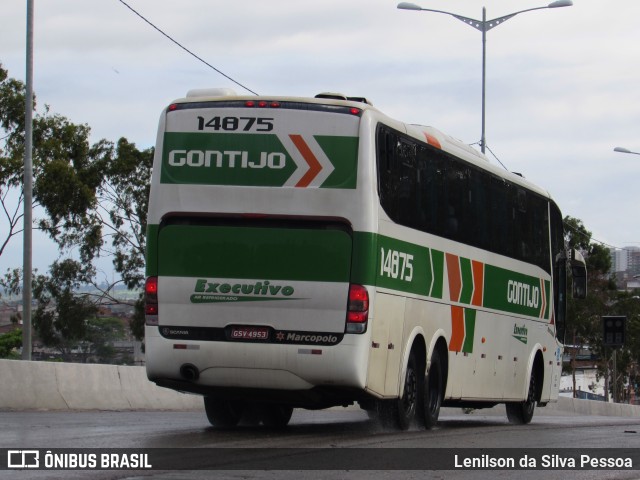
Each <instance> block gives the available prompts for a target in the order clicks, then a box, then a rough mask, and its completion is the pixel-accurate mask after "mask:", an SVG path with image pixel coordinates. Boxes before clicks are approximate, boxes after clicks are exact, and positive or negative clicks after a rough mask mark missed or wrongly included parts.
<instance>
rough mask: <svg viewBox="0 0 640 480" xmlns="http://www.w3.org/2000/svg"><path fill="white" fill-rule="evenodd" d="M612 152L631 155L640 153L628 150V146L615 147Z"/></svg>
mask: <svg viewBox="0 0 640 480" xmlns="http://www.w3.org/2000/svg"><path fill="white" fill-rule="evenodd" d="M613 151H614V152H620V153H631V154H633V155H640V153H638V152H632V151H631V150H629V149H628V148H624V147H616V148H614V149H613Z"/></svg>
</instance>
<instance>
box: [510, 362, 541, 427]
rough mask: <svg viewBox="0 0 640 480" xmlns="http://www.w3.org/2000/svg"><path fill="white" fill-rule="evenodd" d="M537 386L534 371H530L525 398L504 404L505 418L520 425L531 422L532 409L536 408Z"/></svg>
mask: <svg viewBox="0 0 640 480" xmlns="http://www.w3.org/2000/svg"><path fill="white" fill-rule="evenodd" d="M537 388H538V387H537V383H536V376H535V373H534V372H533V371H531V378H530V379H529V394H528V395H527V399H526V400H525V401H524V402H510V403H507V404H506V407H507V418H508V419H509V422H510V423H514V424H519V425H522V424H526V423H529V422H531V419H532V418H533V411H534V410H535V408H536V397H537V395H538V392H537Z"/></svg>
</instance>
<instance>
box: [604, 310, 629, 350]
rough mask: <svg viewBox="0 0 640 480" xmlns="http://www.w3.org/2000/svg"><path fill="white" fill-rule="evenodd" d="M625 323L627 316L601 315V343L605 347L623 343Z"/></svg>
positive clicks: (618, 345)
mask: <svg viewBox="0 0 640 480" xmlns="http://www.w3.org/2000/svg"><path fill="white" fill-rule="evenodd" d="M626 325H627V317H602V345H604V346H605V347H621V346H622V345H624V334H625V329H626Z"/></svg>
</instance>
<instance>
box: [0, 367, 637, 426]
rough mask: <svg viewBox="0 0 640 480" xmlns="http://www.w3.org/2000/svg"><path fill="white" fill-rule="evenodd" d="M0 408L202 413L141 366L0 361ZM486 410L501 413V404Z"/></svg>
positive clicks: (580, 408)
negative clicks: (148, 377)
mask: <svg viewBox="0 0 640 480" xmlns="http://www.w3.org/2000/svg"><path fill="white" fill-rule="evenodd" d="M355 408H357V407H355ZM0 409H14V410H32V409H36V410H202V409H203V402H202V397H200V396H198V395H189V394H183V393H179V392H175V391H173V390H169V389H166V388H160V387H158V386H156V385H155V384H154V383H152V382H150V381H149V380H148V379H147V374H146V371H145V368H144V367H127V366H117V365H89V364H83V363H57V362H27V361H24V360H0ZM491 410H495V412H497V413H496V414H498V412H499V414H503V412H504V406H502V405H498V406H497V407H495V408H494V409H491ZM457 411H459V410H457ZM483 412H484V413H489V412H488V411H486V410H479V411H478V413H483ZM554 414H556V415H557V414H562V415H566V414H576V415H604V416H617V417H640V406H635V405H625V404H621V403H606V402H597V401H594V400H580V399H576V398H566V397H560V398H559V399H558V402H557V403H550V404H548V405H547V406H546V407H545V408H540V409H536V415H541V416H544V415H554Z"/></svg>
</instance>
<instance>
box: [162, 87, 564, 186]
mask: <svg viewBox="0 0 640 480" xmlns="http://www.w3.org/2000/svg"><path fill="white" fill-rule="evenodd" d="M229 100H234V101H256V100H267V101H269V102H284V101H290V102H304V103H315V104H322V105H339V106H350V107H356V108H359V109H360V110H362V111H363V112H364V111H372V112H375V115H376V116H382V117H384V118H385V119H388V120H389V121H391V122H393V123H395V124H396V125H397V124H398V123H400V124H401V125H402V126H403V130H404V132H405V133H406V134H408V135H410V136H412V137H414V138H416V139H418V140H420V141H422V142H424V141H425V138H426V139H427V143H429V144H431V145H432V146H435V147H437V148H440V149H442V150H443V151H445V152H447V153H450V154H452V155H454V156H456V157H458V158H461V159H462V160H465V161H467V162H469V163H471V164H473V165H475V166H477V167H479V168H481V169H483V170H487V171H489V172H491V173H492V174H494V175H497V176H499V177H502V178H504V179H505V180H508V181H510V182H512V183H515V184H518V185H520V186H522V187H524V188H526V189H529V190H532V191H534V192H535V193H537V194H539V195H542V196H544V197H547V198H551V195H550V194H549V192H548V191H547V190H545V189H543V188H541V187H539V186H537V185H535V184H533V183H531V182H530V181H528V180H526V179H525V178H524V177H523V176H522V175H521V174H518V173H513V172H509V171H508V170H506V169H504V168H501V167H498V166H497V165H496V164H494V163H492V162H491V161H490V160H489V158H488V157H487V156H486V155H484V154H483V153H481V152H478V151H477V150H475V149H474V148H472V147H471V146H470V145H468V144H466V143H464V142H462V141H461V140H458V139H457V138H454V137H452V136H450V135H447V134H445V133H443V132H441V131H440V130H438V129H437V128H434V127H430V126H424V125H416V124H406V123H403V122H398V121H397V120H395V119H392V118H391V117H389V116H387V115H386V114H384V113H383V112H381V111H380V110H378V109H377V108H376V107H374V106H373V104H372V103H371V102H370V101H369V100H367V99H366V98H365V97H352V96H347V95H344V94H342V93H333V92H323V93H319V94H318V95H316V96H315V97H313V98H311V97H291V96H266V95H260V96H255V95H248V94H247V95H238V94H237V93H236V92H235V91H234V90H233V89H231V88H199V89H191V90H189V91H188V92H187V95H186V97H184V98H179V99H176V100H174V101H173V102H171V103H172V104H178V103H193V102H195V101H197V102H216V101H221V102H222V101H229Z"/></svg>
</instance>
